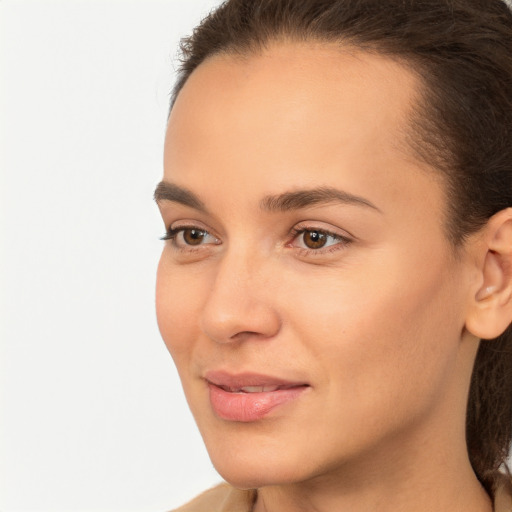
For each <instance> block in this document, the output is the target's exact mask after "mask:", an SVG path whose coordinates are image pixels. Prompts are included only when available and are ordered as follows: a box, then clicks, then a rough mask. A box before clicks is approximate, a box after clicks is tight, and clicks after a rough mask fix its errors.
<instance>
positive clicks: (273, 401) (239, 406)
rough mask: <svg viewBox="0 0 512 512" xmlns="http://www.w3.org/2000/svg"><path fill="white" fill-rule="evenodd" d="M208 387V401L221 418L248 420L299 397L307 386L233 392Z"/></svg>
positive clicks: (261, 415) (212, 386)
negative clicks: (257, 391)
mask: <svg viewBox="0 0 512 512" xmlns="http://www.w3.org/2000/svg"><path fill="white" fill-rule="evenodd" d="M208 387H209V388H210V403H211V404H212V408H213V410H214V412H215V414H216V415H217V416H218V417H219V418H222V419H223V420H229V421H242V422H250V421H257V420H260V419H262V418H264V417H265V416H266V415H267V414H268V413H269V412H270V411H272V410H273V409H275V408H276V407H279V406H280V405H284V404H286V403H288V402H291V401H293V400H295V399H296V398H298V397H299V395H301V394H302V393H303V392H304V391H305V390H306V389H307V386H297V387H295V388H289V389H278V390H276V391H267V392H262V393H234V392H230V391H225V390H224V389H222V388H219V387H218V386H215V385H214V384H208Z"/></svg>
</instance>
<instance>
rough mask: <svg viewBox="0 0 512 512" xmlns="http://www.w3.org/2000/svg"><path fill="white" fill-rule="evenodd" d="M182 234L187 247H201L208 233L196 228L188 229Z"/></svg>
mask: <svg viewBox="0 0 512 512" xmlns="http://www.w3.org/2000/svg"><path fill="white" fill-rule="evenodd" d="M182 233H183V235H182V236H183V240H184V242H185V243H186V244H187V245H200V244H201V243H202V242H203V240H204V238H205V236H206V234H207V233H206V231H202V230H200V229H194V228H186V229H184V230H183V231H182Z"/></svg>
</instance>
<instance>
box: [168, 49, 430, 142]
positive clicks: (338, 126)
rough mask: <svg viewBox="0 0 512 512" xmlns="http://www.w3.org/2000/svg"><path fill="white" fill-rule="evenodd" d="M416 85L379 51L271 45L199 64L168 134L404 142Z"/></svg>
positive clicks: (181, 96)
mask: <svg viewBox="0 0 512 512" xmlns="http://www.w3.org/2000/svg"><path fill="white" fill-rule="evenodd" d="M419 85H420V84H419V82H418V79H417V78H416V76H415V75H414V74H413V73H412V72H411V71H410V70H409V69H408V68H406V67H405V66H404V65H402V64H400V63H398V62H396V61H395V60H392V59H390V58H385V57H383V56H380V55H376V54H370V53H365V52H361V51H358V50H356V49H354V48H352V47H345V48H343V47H339V46H334V44H333V43H319V42H307V43H305V42H302V43H293V42H287V43H284V42H281V43H274V44H272V45H271V46H269V47H268V48H267V49H265V50H263V51H262V52H261V53H258V54H254V55H249V56H244V57H239V56H231V55H216V56H213V57H210V58H209V59H208V60H206V61H205V62H204V63H203V64H201V65H200V66H199V67H198V68H197V69H196V70H195V71H194V72H193V73H192V75H191V76H190V78H189V80H188V81H187V83H186V85H185V87H184V88H183V89H182V91H181V92H180V94H179V96H178V98H177V101H176V103H175V105H174V108H173V111H172V112H171V116H170V120H169V133H168V135H169V137H175V136H180V135H182V136H183V137H189V136H190V135H194V138H195V139H197V140H201V144H203V145H204V144H208V142H209V141H210V140H211V139H215V138H219V137H226V136H227V134H229V136H230V137H232V138H233V140H232V142H233V143H236V140H235V139H236V135H238V136H239V138H240V139H241V138H243V139H244V140H243V142H244V144H245V145H247V143H248V141H249V140H250V139H251V138H252V139H253V141H254V143H255V144H258V143H259V144H264V143H265V144H268V143H280V144H282V145H284V144H286V140H290V141H291V139H292V138H295V139H299V138H301V137H302V138H303V139H306V140H308V141H309V142H310V145H313V144H314V143H315V142H321V141H322V140H324V141H325V142H329V140H331V139H333V138H334V139H342V140H341V141H339V142H342V141H343V139H344V140H348V139H350V144H352V145H354V144H355V145H361V144H364V145H365V146H366V147H367V150H368V149H369V146H370V145H371V146H372V150H374V151H376V150H379V149H380V150H382V149H383V146H384V145H388V146H389V149H390V148H391V147H392V148H396V147H404V148H405V144H404V141H405V136H406V133H407V129H408V124H409V123H408V119H409V116H410V113H411V111H412V110H411V107H412V106H413V105H414V102H415V98H416V96H417V94H416V93H417V90H418V89H419ZM176 125H179V133H177V130H176V131H175V130H174V127H175V126H176ZM190 132H192V134H191V133H190ZM265 134H267V137H265ZM275 137H280V139H279V140H275ZM271 138H274V140H273V141H269V140H267V139H271ZM326 138H327V140H326ZM216 143H217V141H215V144H216ZM384 143H386V144H384ZM272 145H273V144H272ZM203 147H204V146H203Z"/></svg>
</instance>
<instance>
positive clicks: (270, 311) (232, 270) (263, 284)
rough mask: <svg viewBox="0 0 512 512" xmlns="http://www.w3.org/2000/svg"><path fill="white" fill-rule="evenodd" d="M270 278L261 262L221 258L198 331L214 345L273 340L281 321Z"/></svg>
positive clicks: (248, 257)
mask: <svg viewBox="0 0 512 512" xmlns="http://www.w3.org/2000/svg"><path fill="white" fill-rule="evenodd" d="M270 274H271V272H270V271H269V265H268V264H265V260H264V258H260V259H259V260H258V259H257V258H253V257H250V256H246V257H244V256H242V255H240V254H236V253H233V254H232V255H231V256H229V257H225V258H223V259H222V260H221V261H220V262H219V263H218V267H217V272H216V275H215V279H214V282H213V286H212V288H211V290H210V292H209V294H208V296H207V299H206V303H205V305H204V307H203V310H202V316H201V322H200V324H201V329H202V331H203V332H204V333H205V334H206V335H207V336H208V337H209V338H210V339H212V340H213V341H215V342H217V343H232V342H237V341H243V340H246V339H262V340H263V339H268V338H271V337H273V336H275V335H276V334H277V333H278V332H279V329H280V327H281V321H280V317H279V315H278V313H277V310H276V308H275V304H274V303H273V299H272V295H274V296H275V294H273V293H272V290H273V289H274V288H275V285H276V283H275V282H273V281H275V280H272V276H271V275H270Z"/></svg>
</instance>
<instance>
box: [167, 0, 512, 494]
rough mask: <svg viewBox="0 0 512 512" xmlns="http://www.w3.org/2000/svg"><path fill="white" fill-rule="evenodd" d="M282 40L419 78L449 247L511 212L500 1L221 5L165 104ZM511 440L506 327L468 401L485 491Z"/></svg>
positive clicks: (505, 18)
mask: <svg viewBox="0 0 512 512" xmlns="http://www.w3.org/2000/svg"><path fill="white" fill-rule="evenodd" d="M281 39H288V40H292V41H312V40H316V41H325V42H332V43H335V44H340V45H342V46H345V47H346V46H347V45H348V46H352V47H357V48H359V49H362V50H364V51H368V52H373V53H377V54H382V55H386V56H388V57H391V58H394V59H397V60H399V61H401V62H403V63H404V64H405V65H407V67H408V68H409V69H410V70H412V71H413V72H415V73H416V74H418V75H419V76H420V78H421V81H422V83H423V85H424V88H423V94H422V98H421V100H420V101H419V102H418V105H417V106H416V108H415V112H414V115H413V116H412V117H413V118H412V120H411V126H412V129H411V133H412V134H413V135H411V136H410V137H409V138H410V140H409V144H410V146H411V147H412V149H413V150H414V151H415V153H416V155H417V156H418V157H419V158H420V159H422V160H423V161H425V162H427V163H428V164H430V165H432V166H433V167H435V168H436V169H438V170H439V171H440V172H442V173H443V176H444V178H445V179H444V181H445V183H446V188H447V197H448V201H447V207H448V212H447V223H446V233H447V237H448V238H449V239H450V240H451V242H452V243H453V245H454V247H456V248H457V247H460V246H462V244H463V243H464V240H465V239H466V237H467V236H468V235H470V234H471V233H474V232H475V231H477V230H478V229H480V228H481V227H482V226H483V225H484V224H485V223H486V222H487V220H488V219H489V218H490V217H491V216H492V215H493V214H495V213H496V212H498V211H500V210H502V209H504V208H507V207H510V206H512V13H511V11H510V9H509V8H508V7H507V5H506V4H505V3H504V2H503V1H502V0H385V1H384V0H228V1H226V2H224V3H223V4H221V5H220V6H219V7H218V8H217V9H215V10H214V11H212V13H210V15H209V16H207V17H206V18H205V19H203V21H202V22H201V24H200V25H199V26H198V27H196V28H195V30H194V32H193V34H192V36H190V37H187V38H184V39H182V41H181V66H180V69H179V75H178V80H177V82H176V84H175V87H174V89H173V91H172V96H171V109H172V106H173V104H174V102H175V100H176V98H177V96H178V94H179V92H180V90H181V89H182V87H183V86H184V84H185V83H186V81H187V79H188V78H189V76H190V75H191V73H192V72H193V71H194V70H195V69H196V68H197V66H199V65H200V64H201V63H202V62H203V61H204V60H205V59H207V58H208V57H211V56H213V55H216V54H220V53H223V54H230V55H241V56H244V55H250V54H253V53H257V52H259V51H261V50H263V49H264V48H265V47H266V46H267V45H268V44H269V43H271V42H273V41H276V40H281ZM511 320H512V319H511ZM511 437H512V330H511V329H510V327H509V329H507V331H505V333H503V334H502V335H501V336H500V337H498V338H497V339H495V340H487V341H482V342H481V343H480V348H479V351H478V354H477V357H476V361H475V367H474V370H473V376H472V380H471V387H470V391H469V399H468V408H467V419H466V439H467V446H468V453H469V458H470V461H471V464H472V465H473V468H474V471H475V473H476V474H477V476H478V478H479V479H480V481H481V482H482V484H483V485H484V486H485V487H486V489H487V490H488V492H489V493H492V492H493V486H494V482H495V476H496V473H497V471H498V470H499V468H500V467H505V468H506V459H507V456H508V454H509V450H510V443H511Z"/></svg>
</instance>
